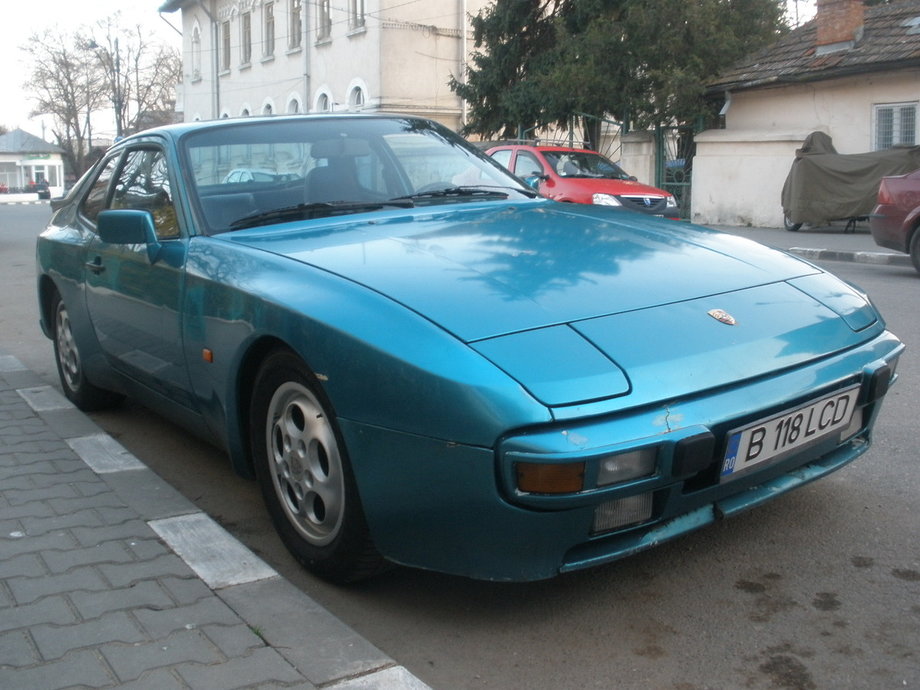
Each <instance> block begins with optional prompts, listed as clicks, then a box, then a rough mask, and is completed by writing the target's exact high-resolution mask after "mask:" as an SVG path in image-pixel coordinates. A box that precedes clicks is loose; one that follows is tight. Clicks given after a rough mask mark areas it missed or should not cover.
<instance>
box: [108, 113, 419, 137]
mask: <svg viewBox="0 0 920 690" xmlns="http://www.w3.org/2000/svg"><path fill="white" fill-rule="evenodd" d="M329 119H335V120H392V119H403V120H407V119H408V120H426V118H423V117H419V116H418V115H409V114H406V113H381V112H373V113H358V112H338V113H328V112H327V113H308V114H303V113H299V114H290V115H259V116H255V117H224V118H221V119H219V120H195V121H192V122H179V123H176V124H171V125H162V126H160V127H153V128H152V129H145V130H142V131H140V132H137V133H136V134H132V135H131V136H129V137H125V138H124V139H122V140H121V141H119V142H118V144H116V145H120V144H122V143H124V142H130V141H132V140H134V139H136V138H140V137H145V136H149V135H151V134H165V135H168V136H172V137H175V138H179V137H181V136H183V135H184V134H187V133H189V132H194V131H197V130H202V129H216V128H221V127H238V126H239V125H248V124H259V123H267V122H291V121H302V122H311V121H312V122H315V121H317V120H329Z"/></svg>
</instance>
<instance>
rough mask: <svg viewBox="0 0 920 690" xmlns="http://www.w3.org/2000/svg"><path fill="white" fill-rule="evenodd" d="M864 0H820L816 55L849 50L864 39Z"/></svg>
mask: <svg viewBox="0 0 920 690" xmlns="http://www.w3.org/2000/svg"><path fill="white" fill-rule="evenodd" d="M864 15H865V7H864V6H863V3H862V0H818V12H817V22H818V40H817V42H816V47H817V50H816V54H817V55H827V54H828V53H836V52H838V51H841V50H849V49H850V48H852V47H853V46H855V45H856V43H857V41H859V40H860V39H861V38H862V32H863V17H864Z"/></svg>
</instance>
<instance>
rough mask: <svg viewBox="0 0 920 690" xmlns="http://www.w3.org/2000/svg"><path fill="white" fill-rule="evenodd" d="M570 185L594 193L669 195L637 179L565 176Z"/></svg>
mask: <svg viewBox="0 0 920 690" xmlns="http://www.w3.org/2000/svg"><path fill="white" fill-rule="evenodd" d="M562 179H563V181H564V182H565V183H566V184H568V185H575V186H578V187H579V188H581V189H585V190H588V191H590V192H592V193H594V194H613V195H614V196H651V197H661V196H667V194H668V192H666V191H664V190H663V189H658V188H657V187H652V186H651V185H647V184H643V183H642V182H636V181H635V180H611V179H608V178H605V177H564V178H562Z"/></svg>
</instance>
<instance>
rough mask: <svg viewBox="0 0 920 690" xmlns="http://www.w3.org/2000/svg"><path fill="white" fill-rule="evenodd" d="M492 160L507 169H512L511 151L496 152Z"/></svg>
mask: <svg viewBox="0 0 920 690" xmlns="http://www.w3.org/2000/svg"><path fill="white" fill-rule="evenodd" d="M492 158H493V159H494V160H495V162H496V163H498V164H499V165H504V166H505V167H506V168H509V169H510V167H511V166H510V165H509V163H511V149H504V150H502V151H496V152H495V153H493V154H492Z"/></svg>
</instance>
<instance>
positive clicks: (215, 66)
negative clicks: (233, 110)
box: [195, 0, 220, 120]
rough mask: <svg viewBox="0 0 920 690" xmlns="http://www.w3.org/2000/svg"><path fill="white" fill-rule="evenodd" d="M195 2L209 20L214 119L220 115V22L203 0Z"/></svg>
mask: <svg viewBox="0 0 920 690" xmlns="http://www.w3.org/2000/svg"><path fill="white" fill-rule="evenodd" d="M195 4H196V5H198V7H200V8H201V11H202V12H204V13H205V14H206V15H207V17H208V21H209V22H211V74H212V75H213V79H212V83H213V84H214V88H213V91H212V92H211V119H212V120H216V119H218V118H219V117H220V54H219V50H218V48H219V45H220V24H218V23H217V21H215V19H214V15H212V14H211V12H210V10H208V8H207V7H205V4H204V2H203V0H196V1H195Z"/></svg>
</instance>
